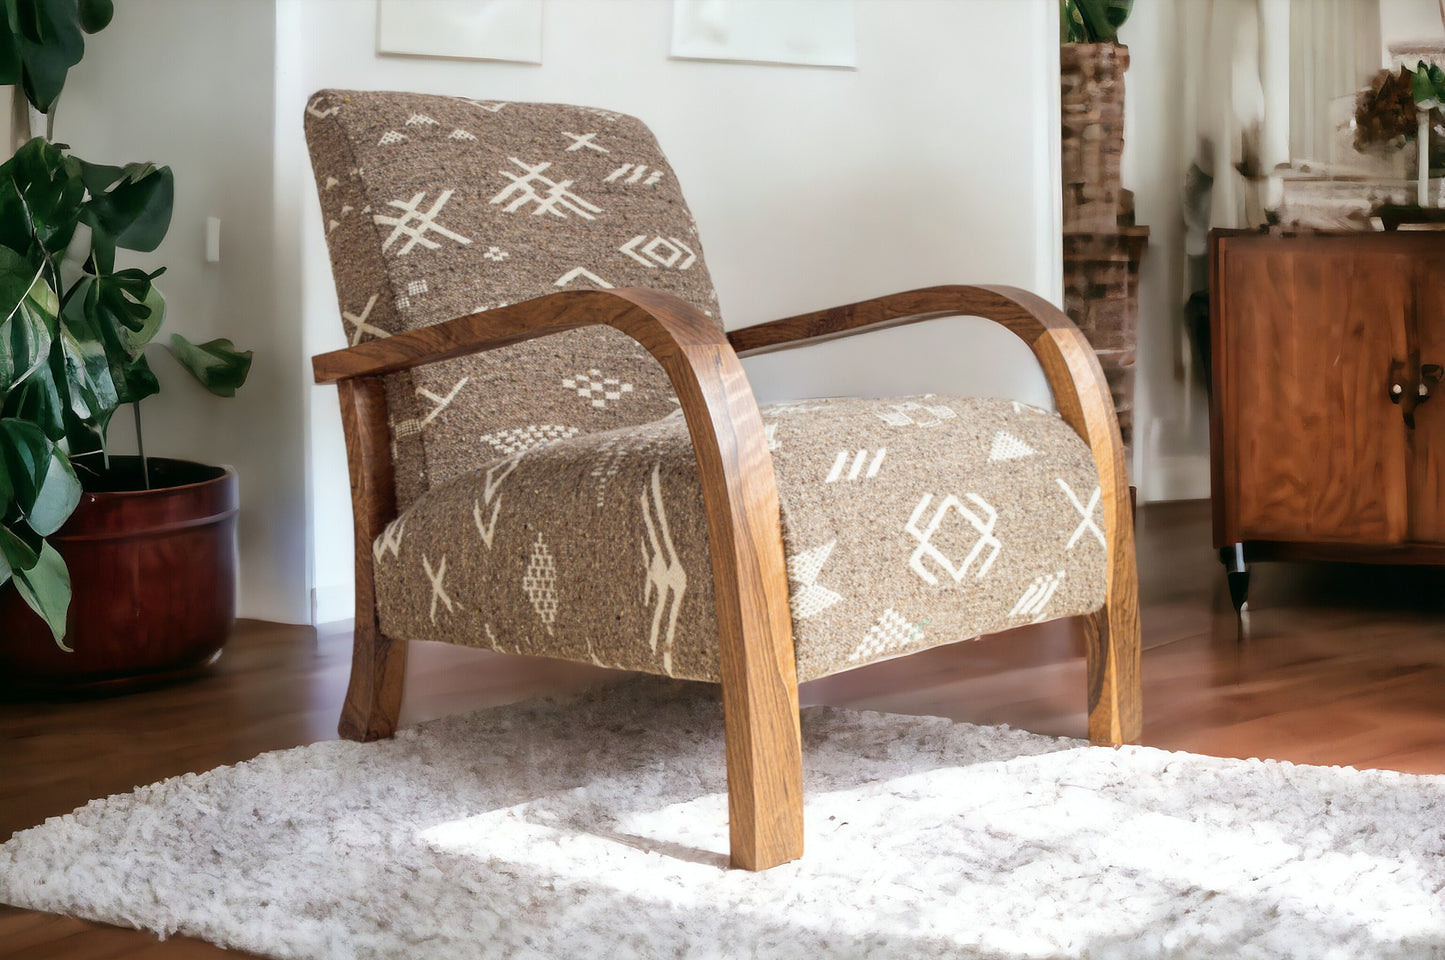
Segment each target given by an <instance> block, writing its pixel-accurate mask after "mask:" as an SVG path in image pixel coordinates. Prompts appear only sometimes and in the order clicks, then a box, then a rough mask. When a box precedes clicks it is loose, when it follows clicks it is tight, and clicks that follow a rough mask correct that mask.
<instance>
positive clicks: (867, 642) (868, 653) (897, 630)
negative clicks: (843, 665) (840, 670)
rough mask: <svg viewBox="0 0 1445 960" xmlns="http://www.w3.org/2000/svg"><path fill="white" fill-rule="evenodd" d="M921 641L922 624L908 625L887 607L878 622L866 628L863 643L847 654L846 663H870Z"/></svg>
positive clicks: (895, 611) (905, 620)
mask: <svg viewBox="0 0 1445 960" xmlns="http://www.w3.org/2000/svg"><path fill="white" fill-rule="evenodd" d="M927 622H928V621H927V620H925V621H924V623H927ZM922 639H923V624H914V623H909V622H908V620H907V618H906V617H904V616H903V615H902V614H900V613H899V612H898V611H897V610H894V609H893V608H892V607H889V608H888V609H887V610H884V611H883V615H882V616H880V617H879V618H878V622H877V623H875V624H873V626H871V627H869V628H868V632H867V633H866V634H864V635H863V642H862V643H860V644H858V647H857V649H855V650H854V651H853V652H852V653H850V654H848V662H849V663H858V662H859V661H863V662H865V663H871V662H873V661H874V660H876V659H878V658H879V657H881V656H883V655H884V654H887V653H890V652H892V651H894V650H898V649H901V648H902V647H904V646H906V645H907V644H909V643H912V642H913V641H915V640H922Z"/></svg>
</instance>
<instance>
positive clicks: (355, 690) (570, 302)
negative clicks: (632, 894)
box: [312, 286, 1141, 870]
mask: <svg viewBox="0 0 1445 960" xmlns="http://www.w3.org/2000/svg"><path fill="white" fill-rule="evenodd" d="M950 315H967V316H978V317H983V318H985V319H988V320H992V321H994V322H997V323H999V324H1002V325H1003V326H1005V327H1007V328H1008V329H1009V330H1010V331H1012V332H1013V333H1014V334H1015V335H1017V336H1018V337H1019V338H1020V339H1022V340H1023V341H1024V342H1025V343H1027V344H1028V345H1029V346H1030V347H1031V348H1032V349H1033V352H1034V355H1035V356H1036V357H1037V358H1038V360H1039V363H1040V364H1041V365H1042V367H1043V370H1044V374H1045V376H1046V377H1047V379H1048V382H1049V386H1050V388H1051V390H1052V391H1053V394H1054V399H1055V402H1056V404H1057V405H1058V408H1059V412H1060V414H1061V415H1062V416H1063V418H1064V420H1065V421H1066V422H1067V423H1068V424H1069V425H1070V426H1072V427H1073V429H1074V430H1075V431H1076V432H1077V433H1078V434H1079V436H1081V437H1082V438H1083V439H1084V440H1085V441H1087V442H1088V444H1089V447H1090V449H1091V450H1092V451H1093V456H1094V461H1095V463H1096V464H1097V466H1098V471H1099V482H1100V487H1101V489H1102V497H1101V499H1102V502H1103V511H1104V525H1105V531H1106V536H1107V539H1108V548H1107V549H1108V557H1109V560H1108V563H1109V568H1108V581H1107V582H1108V587H1107V590H1108V592H1107V599H1106V602H1105V604H1104V606H1103V608H1102V609H1100V610H1099V611H1098V612H1096V613H1093V614H1090V615H1089V616H1088V617H1087V618H1086V625H1085V635H1086V655H1087V661H1088V716H1089V720H1088V726H1089V738H1090V740H1092V741H1093V742H1095V743H1109V744H1120V743H1124V742H1127V741H1130V740H1133V739H1136V738H1137V737H1138V736H1139V733H1140V729H1141V712H1140V682H1139V654H1140V643H1139V618H1138V598H1137V573H1136V562H1135V556H1134V527H1133V518H1132V515H1131V511H1130V499H1129V489H1128V485H1127V479H1126V474H1125V467H1124V456H1123V447H1122V444H1121V442H1120V438H1119V427H1118V423H1117V421H1116V419H1115V416H1114V408H1113V403H1112V401H1111V399H1110V395H1109V390H1108V385H1107V383H1106V382H1105V380H1104V374H1103V371H1102V370H1101V369H1100V367H1099V364H1098V361H1097V360H1096V359H1095V357H1094V352H1093V350H1092V349H1091V348H1090V347H1089V344H1088V342H1087V341H1086V340H1085V339H1084V336H1083V334H1081V333H1080V332H1079V330H1078V328H1077V327H1075V326H1074V324H1073V323H1072V322H1071V321H1070V320H1069V319H1068V317H1066V316H1065V315H1064V314H1063V313H1061V312H1060V311H1059V310H1058V309H1057V308H1055V307H1054V306H1053V305H1051V304H1049V303H1048V302H1047V301H1044V300H1042V299H1041V298H1039V297H1036V296H1034V295H1033V294H1030V293H1027V292H1025V291H1022V290H1017V289H1013V288H1010V287H996V286H940V287H929V288H925V289H922V290H914V291H910V292H907V293H898V294H893V295H890V296H885V297H879V298H876V299H872V300H866V301H863V302H860V303H854V304H848V305H846V306H841V307H835V308H833V309H829V310H821V311H818V312H816V313H809V314H802V315H799V316H795V317H788V318H785V319H782V320H776V321H773V322H771V323H764V324H760V325H758V326H754V327H748V328H746V329H742V330H735V331H733V332H731V333H728V334H723V333H722V332H720V331H719V330H718V329H717V328H716V326H714V324H713V322H712V321H711V320H709V319H708V318H707V317H705V316H704V315H703V314H702V313H701V312H700V311H698V310H697V309H696V308H695V307H693V306H691V305H690V304H688V303H686V302H684V301H682V300H680V299H678V298H677V297H674V296H672V295H670V294H665V293H661V292H659V291H656V290H649V289H643V288H626V289H617V290H584V291H568V292H563V293H555V294H551V295H548V296H544V297H539V298H537V299H535V300H528V301H525V302H522V303H517V304H513V305H511V306H507V307H500V308H497V309H493V310H487V311H484V312H481V313H475V314H471V315H470V316H465V317H459V318H457V319H455V320H449V321H446V322H444V323H439V324H436V325H434V326H429V327H424V328H422V329H418V330H412V331H408V332H405V333H400V334H396V335H394V336H391V337H387V338H385V339H381V340H372V341H368V342H366V343H362V344H359V345H357V346H354V347H350V348H348V349H345V350H338V351H335V352H332V353H327V354H322V355H320V356H317V357H315V358H314V359H313V361H312V363H313V369H314V373H315V376H316V381H317V382H318V383H335V384H337V385H338V387H339V388H340V395H341V412H342V422H343V426H344V428H345V432H346V449H347V461H348V466H349V471H350V477H351V497H352V508H353V514H354V531H355V541H356V633H355V642H354V643H355V645H354V652H353V657H352V665H351V682H350V687H349V688H348V690H347V695H346V702H345V705H344V706H343V708H342V716H341V724H340V733H341V735H342V736H344V737H347V738H349V739H353V740H373V739H377V738H380V737H388V736H391V734H392V733H393V732H394V731H395V729H396V725H397V717H398V714H399V712H400V709H401V694H402V678H403V675H404V673H405V669H406V643H405V641H397V640H393V639H391V638H388V637H386V636H384V635H383V634H382V633H381V630H380V629H379V626H378V622H377V617H376V606H375V593H374V581H373V569H372V552H371V545H372V542H373V541H374V540H375V539H376V537H377V536H378V535H379V534H380V533H381V531H382V528H383V527H385V525H386V524H387V523H389V522H390V521H391V520H392V519H394V518H395V516H396V512H397V508H396V499H395V494H394V491H393V472H392V462H391V444H390V435H389V427H388V418H387V411H386V399H385V391H384V389H383V380H382V377H383V376H384V375H386V374H389V373H395V372H397V371H400V370H405V369H409V368H412V367H417V366H421V365H423V364H427V363H434V362H436V361H439V360H448V359H452V358H455V357H460V356H464V355H467V354H471V353H478V352H482V351H486V350H494V349H497V348H499V347H504V346H507V345H509V344H514V343H518V342H521V341H524V340H530V339H533V338H536V337H543V336H547V335H549V334H553V333H560V332H562V331H565V330H572V329H576V328H579V327H585V326H592V325H597V324H605V325H607V326H611V327H614V328H616V329H618V330H621V331H622V332H623V333H626V334H628V335H629V336H631V337H632V338H633V339H634V340H636V341H637V342H638V343H640V344H641V345H642V346H643V347H644V348H646V349H647V350H648V352H650V353H651V354H652V355H653V356H654V357H655V358H656V359H657V360H658V361H659V362H660V363H661V364H662V366H663V369H664V370H666V372H667V375H668V377H669V378H670V379H671V381H672V386H673V389H674V390H675V391H676V392H677V397H678V400H679V401H680V403H681V406H682V411H683V415H684V416H685V418H686V421H687V427H688V431H689V433H690V435H691V438H692V444H693V451H694V453H695V454H696V456H697V462H698V469H699V472H700V476H701V479H702V488H703V489H702V492H703V503H704V506H705V509H706V514H707V517H706V519H707V531H708V539H709V543H710V546H711V554H712V565H713V583H714V591H715V598H716V604H717V618H718V640H719V660H720V676H721V679H722V691H723V717H724V728H725V740H726V753H727V771H728V815H729V839H730V843H731V862H732V864H733V866H735V867H741V868H744V869H748V870H763V869H767V868H769V867H772V866H776V865H778V864H781V863H785V862H787V861H789V860H794V859H797V858H798V857H800V856H801V855H802V852H803V795H802V748H801V742H800V733H799V726H798V684H797V673H796V669H795V663H794V652H793V635H792V621H791V615H790V611H789V607H788V581H787V574H786V566H785V563H784V559H783V542H782V529H781V526H780V518H779V511H778V493H777V487H776V483H775V480H774V476H773V468H772V461H771V458H770V456H769V454H768V447H767V441H766V437H765V435H764V432H763V424H762V420H761V417H760V415H759V413H758V407H757V402H756V401H755V400H754V398H753V393H752V388H751V387H750V386H749V384H748V380H747V376H746V374H745V373H744V372H743V368H742V364H741V363H740V362H739V359H738V358H739V356H741V355H748V354H756V353H765V352H769V351H772V350H777V349H788V348H792V347H796V346H800V345H804V344H807V343H816V342H819V341H821V340H826V339H832V338H835V337H840V336H849V335H852V334H855V333H862V332H865V331H869V330H878V329H882V328H885V327H890V326H898V325H901V324H907V323H915V322H918V321H920V320H927V319H933V318H937V317H942V316H950Z"/></svg>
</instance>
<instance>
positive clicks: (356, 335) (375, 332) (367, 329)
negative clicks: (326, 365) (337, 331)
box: [341, 293, 391, 347]
mask: <svg viewBox="0 0 1445 960" xmlns="http://www.w3.org/2000/svg"><path fill="white" fill-rule="evenodd" d="M376 296H377V295H376V294H374V293H373V294H372V295H371V299H370V300H367V301H366V306H364V307H362V308H361V314H360V316H358V315H357V314H354V313H349V312H347V311H345V310H343V311H341V319H343V320H345V321H346V322H347V323H349V324H351V325H352V326H353V327H355V328H356V329H355V330H353V331H352V333H351V345H352V346H353V347H354V346H356V345H357V344H358V343H360V342H361V336H362V334H365V333H369V334H371V335H372V336H373V337H389V336H391V334H389V333H387V332H386V331H385V330H383V329H381V328H380V327H374V326H372V325H371V324H369V323H367V322H366V318H367V317H369V316H371V308H372V307H374V306H376Z"/></svg>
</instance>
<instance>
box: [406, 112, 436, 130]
mask: <svg viewBox="0 0 1445 960" xmlns="http://www.w3.org/2000/svg"><path fill="white" fill-rule="evenodd" d="M406 125H407V126H408V127H418V126H425V127H437V126H441V124H439V123H437V122H436V121H435V120H433V119H432V118H431V117H429V116H427V115H426V114H424V113H413V114H412V115H411V116H410V117H408V118H407V121H406Z"/></svg>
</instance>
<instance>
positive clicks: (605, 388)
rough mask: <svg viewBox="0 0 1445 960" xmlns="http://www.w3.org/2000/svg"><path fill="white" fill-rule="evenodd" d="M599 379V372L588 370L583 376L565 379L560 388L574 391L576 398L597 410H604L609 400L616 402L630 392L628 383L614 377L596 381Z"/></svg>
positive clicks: (630, 385)
mask: <svg viewBox="0 0 1445 960" xmlns="http://www.w3.org/2000/svg"><path fill="white" fill-rule="evenodd" d="M599 377H602V371H601V370H588V371H587V373H586V374H585V375H583V374H580V373H579V374H578V375H577V376H575V377H567V378H566V379H565V380H563V381H562V386H563V387H565V388H566V389H568V390H576V391H577V396H579V397H581V398H582V399H583V400H586V401H588V402H590V403H591V404H592V406H594V407H596V408H597V409H599V410H605V409H606V408H607V403H608V401H609V400H610V401H613V402H616V401H618V400H621V399H622V396H623V394H627V393H631V392H632V384H630V383H623V382H622V381H621V380H618V379H617V378H616V377H605V378H602V379H597V378H599Z"/></svg>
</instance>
